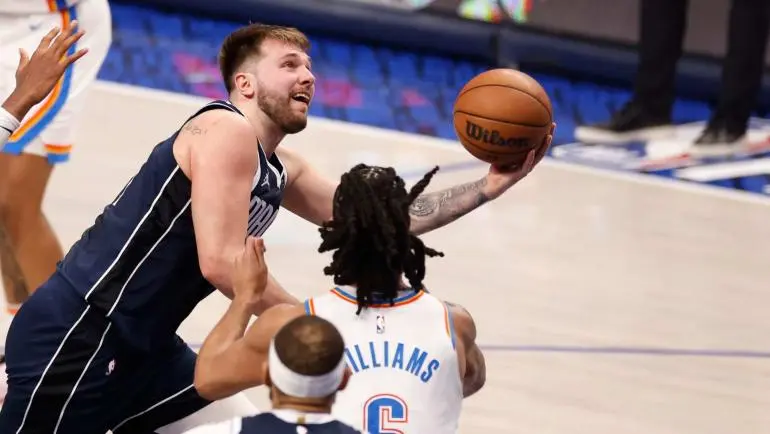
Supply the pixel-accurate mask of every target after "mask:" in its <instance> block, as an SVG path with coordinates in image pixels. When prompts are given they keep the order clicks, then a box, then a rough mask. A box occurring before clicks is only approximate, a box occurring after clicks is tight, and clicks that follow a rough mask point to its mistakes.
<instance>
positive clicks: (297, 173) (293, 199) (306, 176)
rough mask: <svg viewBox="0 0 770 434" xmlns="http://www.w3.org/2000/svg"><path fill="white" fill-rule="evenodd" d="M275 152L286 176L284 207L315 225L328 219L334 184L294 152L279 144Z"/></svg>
mask: <svg viewBox="0 0 770 434" xmlns="http://www.w3.org/2000/svg"><path fill="white" fill-rule="evenodd" d="M276 154H277V155H278V158H280V159H281V162H282V163H283V164H284V166H285V167H286V171H287V173H288V178H289V179H288V182H287V184H286V188H285V189H284V195H283V203H282V205H283V207H284V208H286V209H287V210H289V211H291V212H292V213H294V214H296V215H298V216H300V217H302V218H303V219H305V220H307V221H309V222H311V223H314V224H316V225H318V226H320V225H321V224H322V223H323V222H325V221H329V220H331V218H332V207H333V200H334V191H335V190H336V189H337V184H336V183H334V182H332V181H331V180H329V179H328V178H326V177H324V176H323V175H321V174H320V173H319V172H318V171H317V170H316V169H315V168H314V167H313V166H311V165H310V163H308V162H307V160H305V159H304V158H302V156H300V155H299V154H298V153H296V152H292V151H291V150H287V149H280V148H279V149H277V150H276Z"/></svg>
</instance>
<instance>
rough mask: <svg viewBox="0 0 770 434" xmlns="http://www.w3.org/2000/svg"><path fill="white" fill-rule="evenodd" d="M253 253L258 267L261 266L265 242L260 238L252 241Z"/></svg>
mask: <svg viewBox="0 0 770 434" xmlns="http://www.w3.org/2000/svg"><path fill="white" fill-rule="evenodd" d="M254 253H255V254H256V256H257V262H258V263H259V265H263V264H264V263H265V241H264V240H263V239H262V238H255V239H254Z"/></svg>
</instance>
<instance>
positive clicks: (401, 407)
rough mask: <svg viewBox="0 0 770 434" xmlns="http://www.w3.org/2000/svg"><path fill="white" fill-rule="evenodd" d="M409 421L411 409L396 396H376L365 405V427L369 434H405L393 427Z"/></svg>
mask: <svg viewBox="0 0 770 434" xmlns="http://www.w3.org/2000/svg"><path fill="white" fill-rule="evenodd" d="M408 421H409V409H408V408H407V406H406V403H405V402H404V400H403V399H401V398H399V397H398V396H395V395H389V394H381V395H374V396H372V397H371V398H369V400H368V401H366V404H364V427H365V428H366V432H367V433H369V434H404V432H403V431H401V430H399V429H396V428H393V427H392V426H391V425H392V424H395V425H396V426H398V424H402V423H406V422H408Z"/></svg>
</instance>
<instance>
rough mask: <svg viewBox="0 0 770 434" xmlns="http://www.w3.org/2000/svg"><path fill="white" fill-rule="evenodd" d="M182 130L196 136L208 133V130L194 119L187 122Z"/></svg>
mask: <svg viewBox="0 0 770 434" xmlns="http://www.w3.org/2000/svg"><path fill="white" fill-rule="evenodd" d="M182 130H183V131H186V132H188V133H190V134H192V135H194V136H200V135H203V134H206V130H204V129H202V128H200V127H199V126H197V125H196V124H195V121H194V120H192V121H190V122H188V123H186V124H185V126H184V127H183V128H182Z"/></svg>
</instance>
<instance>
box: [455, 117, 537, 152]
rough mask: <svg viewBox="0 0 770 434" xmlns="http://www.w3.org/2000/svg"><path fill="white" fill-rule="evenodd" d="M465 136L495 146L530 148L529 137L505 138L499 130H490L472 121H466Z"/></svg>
mask: <svg viewBox="0 0 770 434" xmlns="http://www.w3.org/2000/svg"><path fill="white" fill-rule="evenodd" d="M465 134H466V135H467V136H468V138H469V139H472V140H476V141H479V142H482V143H487V144H489V145H493V146H503V147H506V148H526V147H528V146H529V138H527V137H504V136H503V135H501V134H500V132H499V131H497V130H491V131H490V130H488V129H486V128H484V127H482V126H480V125H476V124H474V123H473V122H471V121H465Z"/></svg>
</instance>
